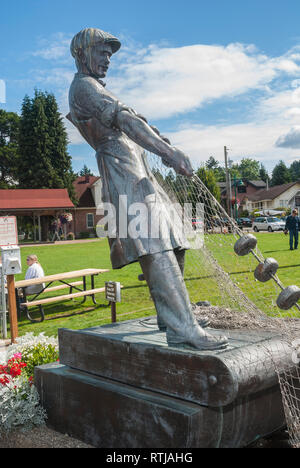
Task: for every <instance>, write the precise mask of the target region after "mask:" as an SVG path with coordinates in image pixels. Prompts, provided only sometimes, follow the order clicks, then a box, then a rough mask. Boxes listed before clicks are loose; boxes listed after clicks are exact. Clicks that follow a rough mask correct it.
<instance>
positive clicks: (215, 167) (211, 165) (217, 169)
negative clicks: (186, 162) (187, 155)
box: [205, 156, 226, 182]
mask: <svg viewBox="0 0 300 468" xmlns="http://www.w3.org/2000/svg"><path fill="white" fill-rule="evenodd" d="M205 167H206V168H207V169H209V170H212V171H213V173H214V176H215V179H216V181H217V182H224V181H225V180H226V174H225V169H224V168H223V167H221V166H220V164H219V161H217V160H216V159H215V158H214V157H213V156H210V157H209V158H208V160H207V161H206V163H205Z"/></svg>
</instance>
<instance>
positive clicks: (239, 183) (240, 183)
mask: <svg viewBox="0 0 300 468" xmlns="http://www.w3.org/2000/svg"><path fill="white" fill-rule="evenodd" d="M233 185H234V217H235V220H237V218H238V212H237V199H236V188H237V187H242V186H243V185H244V182H243V181H242V179H236V177H235V175H234V176H233Z"/></svg>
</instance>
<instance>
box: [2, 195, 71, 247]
mask: <svg viewBox="0 0 300 468" xmlns="http://www.w3.org/2000/svg"><path fill="white" fill-rule="evenodd" d="M72 208H74V205H73V203H72V202H71V200H70V198H69V195H68V191H67V189H3V190H0V216H16V217H17V221H20V223H21V218H24V217H26V218H29V219H31V220H32V225H33V240H34V241H41V240H47V236H48V229H49V223H48V220H49V218H50V217H54V218H56V217H57V216H59V214H60V213H63V212H65V211H71V210H72Z"/></svg>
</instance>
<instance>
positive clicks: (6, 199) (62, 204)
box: [0, 189, 74, 211]
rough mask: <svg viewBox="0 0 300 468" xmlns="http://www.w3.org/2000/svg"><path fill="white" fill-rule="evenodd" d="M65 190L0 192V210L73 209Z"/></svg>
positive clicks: (8, 190)
mask: <svg viewBox="0 0 300 468" xmlns="http://www.w3.org/2000/svg"><path fill="white" fill-rule="evenodd" d="M73 207H74V205H73V203H72V202H71V200H70V198H69V195H68V191H67V189H6V190H0V210H2V211H3V210H10V211H11V210H19V209H27V210H28V209H29V210H30V209H49V208H52V209H53V208H73Z"/></svg>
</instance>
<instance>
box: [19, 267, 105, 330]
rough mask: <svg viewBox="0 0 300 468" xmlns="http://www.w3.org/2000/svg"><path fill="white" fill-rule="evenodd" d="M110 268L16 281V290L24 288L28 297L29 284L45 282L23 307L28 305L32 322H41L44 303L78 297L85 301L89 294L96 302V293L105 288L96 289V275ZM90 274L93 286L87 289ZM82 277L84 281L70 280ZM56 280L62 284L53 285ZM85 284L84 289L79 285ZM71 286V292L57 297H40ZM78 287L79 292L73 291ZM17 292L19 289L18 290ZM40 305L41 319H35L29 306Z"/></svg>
mask: <svg viewBox="0 0 300 468" xmlns="http://www.w3.org/2000/svg"><path fill="white" fill-rule="evenodd" d="M108 271H109V270H107V269H101V268H85V269H83V270H75V271H67V272H64V273H57V274H55V275H48V276H43V277H41V278H34V279H28V280H21V281H16V282H15V288H16V290H17V289H18V288H22V289H23V295H24V297H26V287H27V286H33V285H38V284H43V283H45V287H44V288H43V289H42V290H41V291H40V292H38V293H36V294H31V296H34V297H33V298H32V299H31V300H27V302H25V303H22V304H21V306H22V307H26V312H27V317H28V319H29V320H31V321H32V322H37V321H38V322H41V321H43V320H44V311H43V308H42V306H43V305H44V304H48V303H52V302H57V301H63V300H68V299H73V298H76V297H83V298H84V299H83V301H82V302H85V300H86V297H87V296H91V297H92V300H93V302H94V304H97V303H96V300H95V294H96V293H100V292H103V291H104V290H105V288H97V289H95V285H94V277H95V276H96V275H98V274H101V273H106V272H108ZM88 276H90V279H91V280H90V281H91V288H90V289H87V282H86V278H87V277H88ZM79 277H82V281H77V282H70V280H71V279H73V278H79ZM55 281H57V282H59V283H62V285H61V286H54V287H51V288H50V286H51V284H52V283H54V282H55ZM81 285H83V289H80V288H79V286H81ZM68 287H69V288H70V293H69V294H65V295H61V296H55V297H49V298H45V299H38V298H39V296H40V295H41V294H42V293H44V292H52V291H57V290H59V289H64V288H68ZM73 289H76V290H77V292H75V293H72V290H73ZM16 292H17V291H16ZM37 305H38V306H39V308H40V314H41V319H39V320H36V319H33V318H32V317H31V315H30V312H29V307H32V306H37ZM17 306H18V313H19V315H20V304H19V303H18V304H17Z"/></svg>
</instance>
